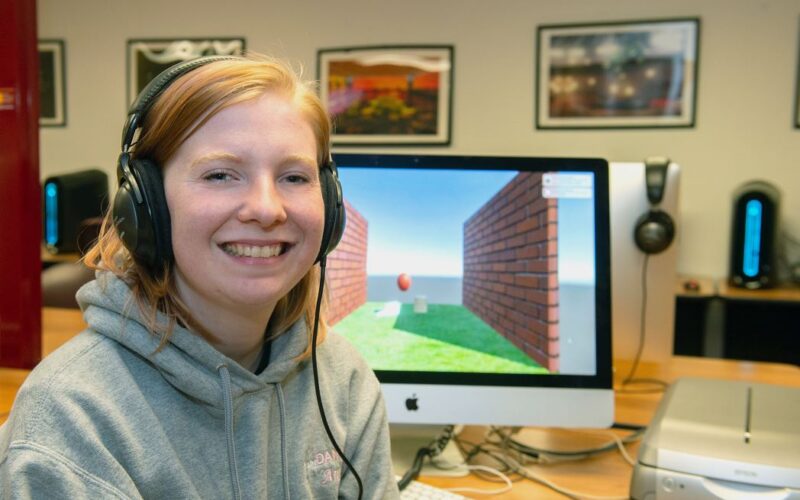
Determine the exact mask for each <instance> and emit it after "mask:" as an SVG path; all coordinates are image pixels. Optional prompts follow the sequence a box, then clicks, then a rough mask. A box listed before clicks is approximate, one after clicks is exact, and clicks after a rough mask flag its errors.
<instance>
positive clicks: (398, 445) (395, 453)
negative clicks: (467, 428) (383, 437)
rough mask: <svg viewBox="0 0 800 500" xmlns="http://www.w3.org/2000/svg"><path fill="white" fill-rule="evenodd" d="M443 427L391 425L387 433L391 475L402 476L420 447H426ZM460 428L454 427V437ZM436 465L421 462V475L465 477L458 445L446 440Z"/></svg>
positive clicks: (465, 473)
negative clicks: (389, 445) (390, 441)
mask: <svg viewBox="0 0 800 500" xmlns="http://www.w3.org/2000/svg"><path fill="white" fill-rule="evenodd" d="M444 427H445V426H444V425H418V424H391V425H390V426H389V431H390V434H391V440H392V463H393V465H394V473H395V474H397V475H398V476H402V475H403V474H405V473H406V471H407V470H409V469H410V468H411V465H412V464H413V463H414V457H415V456H416V455H417V451H418V450H419V449H420V448H423V447H426V446H429V445H430V443H431V441H434V440H435V439H436V438H437V437H438V436H439V435H440V434H441V433H442V431H443V430H444ZM459 431H460V426H456V432H455V433H456V434H458V432H459ZM435 460H436V463H437V464H438V466H436V465H433V463H432V462H431V460H430V459H427V458H426V459H425V462H424V465H423V467H422V471H421V472H420V474H421V475H423V476H453V477H462V476H466V475H467V474H469V469H467V466H466V464H465V463H464V459H463V457H462V456H461V452H460V451H459V449H458V446H456V444H455V443H454V442H453V440H450V442H449V443H447V446H445V448H444V450H443V451H442V453H441V454H439V455H437V457H436V458H435Z"/></svg>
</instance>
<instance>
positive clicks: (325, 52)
mask: <svg viewBox="0 0 800 500" xmlns="http://www.w3.org/2000/svg"><path fill="white" fill-rule="evenodd" d="M317 77H318V78H319V81H320V97H321V99H322V103H323V104H324V106H325V107H326V109H327V110H328V112H329V113H330V115H331V118H332V119H333V124H334V130H333V134H332V135H331V139H332V141H333V144H334V145H341V146H382V145H387V146H388V145H393V146H402V145H407V146H423V145H447V144H450V126H451V118H452V98H453V46H452V45H428V46H381V47H351V48H337V49H322V50H319V51H318V52H317Z"/></svg>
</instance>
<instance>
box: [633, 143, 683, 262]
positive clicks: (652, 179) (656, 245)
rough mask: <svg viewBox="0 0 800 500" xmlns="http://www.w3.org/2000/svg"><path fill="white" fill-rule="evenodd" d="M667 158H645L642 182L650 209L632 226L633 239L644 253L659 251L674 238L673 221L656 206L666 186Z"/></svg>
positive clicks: (662, 196)
mask: <svg viewBox="0 0 800 500" xmlns="http://www.w3.org/2000/svg"><path fill="white" fill-rule="evenodd" d="M669 163H670V161H669V158H664V157H651V158H647V159H646V160H645V174H644V182H645V188H646V189H647V200H648V201H649V202H650V209H649V210H648V211H647V212H645V213H644V214H642V215H641V216H640V217H639V219H638V220H637V221H636V225H635V226H634V228H633V239H634V241H635V242H636V246H637V247H639V250H641V251H642V252H644V253H646V254H657V253H661V252H663V251H664V250H666V249H667V248H669V246H670V244H672V240H673V239H675V223H674V222H673V220H672V217H670V215H669V214H668V213H667V212H664V211H663V210H661V209H659V208H658V205H659V204H660V203H661V200H663V199H664V191H665V189H666V186H667V168H668V167H669Z"/></svg>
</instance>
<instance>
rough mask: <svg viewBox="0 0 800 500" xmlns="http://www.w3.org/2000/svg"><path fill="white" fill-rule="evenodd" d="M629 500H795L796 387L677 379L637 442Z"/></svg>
mask: <svg viewBox="0 0 800 500" xmlns="http://www.w3.org/2000/svg"><path fill="white" fill-rule="evenodd" d="M630 497H631V498H632V499H634V500H658V499H676V500H680V499H691V500H698V499H705V498H722V499H748V500H749V499H756V500H757V499H761V498H763V499H770V500H778V499H781V500H783V499H799V500H800V388H796V387H784V386H777V385H771V384H757V383H750V382H744V381H730V380H716V379H704V378H681V379H678V380H677V381H676V382H675V383H674V384H672V386H671V387H670V388H669V389H668V390H667V392H666V394H665V395H664V398H663V399H662V401H661V404H660V405H659V407H658V410H657V411H656V414H655V416H654V417H653V421H652V423H651V424H650V426H649V427H648V428H647V430H646V431H645V434H644V436H643V438H642V443H641V445H640V447H639V454H638V458H637V463H636V465H635V467H634V471H633V478H632V480H631V487H630Z"/></svg>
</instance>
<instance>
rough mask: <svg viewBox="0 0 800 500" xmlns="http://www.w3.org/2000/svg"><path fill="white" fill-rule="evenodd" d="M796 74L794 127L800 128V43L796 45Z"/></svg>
mask: <svg viewBox="0 0 800 500" xmlns="http://www.w3.org/2000/svg"><path fill="white" fill-rule="evenodd" d="M797 53H798V55H797V68H795V71H796V72H797V76H796V77H795V81H794V86H795V89H794V91H795V94H794V128H797V129H800V44H798V47H797Z"/></svg>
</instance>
